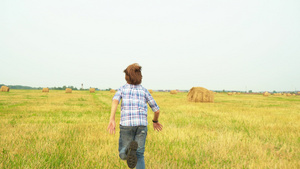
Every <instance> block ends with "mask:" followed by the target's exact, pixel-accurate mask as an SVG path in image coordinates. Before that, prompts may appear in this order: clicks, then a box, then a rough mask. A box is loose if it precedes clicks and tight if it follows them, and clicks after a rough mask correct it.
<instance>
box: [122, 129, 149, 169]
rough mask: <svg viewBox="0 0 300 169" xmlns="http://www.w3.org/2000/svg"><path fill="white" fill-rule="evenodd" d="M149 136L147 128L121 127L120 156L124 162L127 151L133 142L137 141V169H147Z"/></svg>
mask: <svg viewBox="0 0 300 169" xmlns="http://www.w3.org/2000/svg"><path fill="white" fill-rule="evenodd" d="M146 136H147V126H121V125H120V138H119V156H120V158H121V159H122V160H126V158H127V155H126V150H127V148H128V145H129V143H130V142H131V141H133V140H135V141H136V142H137V143H138V149H137V151H136V156H137V164H136V169H144V168H145V160H144V152H145V142H146Z"/></svg>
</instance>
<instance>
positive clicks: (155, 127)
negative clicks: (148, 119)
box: [153, 122, 163, 131]
mask: <svg viewBox="0 0 300 169" xmlns="http://www.w3.org/2000/svg"><path fill="white" fill-rule="evenodd" d="M153 128H154V130H156V131H161V130H162V128H163V125H161V124H160V123H159V122H157V123H153Z"/></svg>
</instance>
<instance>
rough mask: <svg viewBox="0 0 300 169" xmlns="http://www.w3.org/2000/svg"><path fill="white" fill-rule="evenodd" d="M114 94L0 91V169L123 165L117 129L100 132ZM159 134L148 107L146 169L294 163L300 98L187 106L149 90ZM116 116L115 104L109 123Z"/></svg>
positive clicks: (223, 99) (299, 143)
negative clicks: (157, 116)
mask: <svg viewBox="0 0 300 169" xmlns="http://www.w3.org/2000/svg"><path fill="white" fill-rule="evenodd" d="M113 95H114V93H110V92H109V91H99V92H97V93H89V91H73V93H72V95H66V94H65V93H64V91H56V90H53V91H52V90H51V92H50V93H41V92H40V91H37V90H13V91H11V92H9V93H6V92H2V93H0V138H1V139H0V148H1V149H0V152H1V154H0V168H127V165H126V162H125V161H122V160H120V159H119V157H118V132H119V127H117V131H116V133H117V134H116V135H109V134H108V132H107V131H106V128H107V124H108V119H109V116H110V105H111V99H112V97H113ZM152 96H153V97H154V99H156V101H157V103H158V105H159V106H160V108H161V115H160V119H159V121H160V122H161V123H162V124H163V125H164V129H163V131H162V132H160V133H158V132H154V131H153V127H152V126H151V124H152V123H151V120H152V117H153V113H152V112H151V111H150V109H149V110H148V113H149V115H148V116H149V117H148V121H149V125H148V136H147V141H146V152H145V162H146V168H150V169H151V168H167V169H168V168H172V169H173V168H300V163H299V161H300V140H299V139H300V138H299V136H300V130H299V129H300V115H299V113H300V111H299V110H300V97H299V96H295V97H284V96H276V97H275V96H269V97H261V95H246V94H241V95H235V96H234V97H233V96H228V95H227V94H226V93H220V94H218V95H216V96H215V103H209V104H207V103H206V104H204V103H193V102H188V101H187V100H186V97H187V93H178V94H177V95H170V94H169V93H162V92H155V93H154V94H153V95H152ZM119 119H120V108H118V110H117V115H116V121H117V123H118V122H119Z"/></svg>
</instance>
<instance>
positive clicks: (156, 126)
mask: <svg viewBox="0 0 300 169" xmlns="http://www.w3.org/2000/svg"><path fill="white" fill-rule="evenodd" d="M158 117H159V110H157V111H156V112H154V118H153V128H154V130H157V131H161V130H162V128H163V125H161V124H160V123H159V122H158Z"/></svg>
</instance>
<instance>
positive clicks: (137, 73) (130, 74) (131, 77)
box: [124, 63, 143, 85]
mask: <svg viewBox="0 0 300 169" xmlns="http://www.w3.org/2000/svg"><path fill="white" fill-rule="evenodd" d="M141 71H142V66H140V65H139V64H137V63H134V64H131V65H129V66H128V67H127V68H126V69H125V70H124V73H125V79H126V81H127V83H128V84H133V85H138V84H141V83H142V77H143V76H142V72H141Z"/></svg>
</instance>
